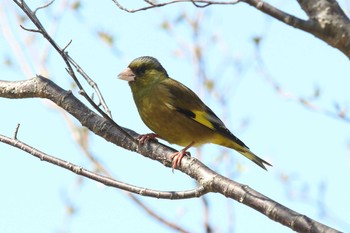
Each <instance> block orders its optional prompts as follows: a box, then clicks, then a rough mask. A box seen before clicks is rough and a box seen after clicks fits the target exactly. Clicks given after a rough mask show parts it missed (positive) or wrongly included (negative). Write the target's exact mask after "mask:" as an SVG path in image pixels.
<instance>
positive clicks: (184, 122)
mask: <svg viewBox="0 0 350 233" xmlns="http://www.w3.org/2000/svg"><path fill="white" fill-rule="evenodd" d="M119 78H121V79H123V80H126V81H128V82H129V85H130V87H131V90H132V94H133V97H134V101H135V103H136V106H137V109H138V111H139V114H140V116H141V118H142V120H143V122H144V123H145V124H146V125H147V126H148V127H149V128H150V129H151V130H152V131H153V132H155V133H156V134H157V137H159V138H162V139H164V140H166V141H168V142H169V143H174V144H177V145H180V146H188V145H190V144H191V143H193V145H194V146H200V145H202V144H205V143H214V144H218V145H222V146H225V147H228V148H232V149H235V150H236V151H238V152H239V153H241V154H242V155H244V156H245V157H247V158H248V159H250V160H252V161H253V162H255V163H256V164H257V165H259V166H260V167H262V168H263V169H265V170H266V167H265V164H266V165H270V166H271V164H269V163H268V162H266V161H264V160H263V159H261V158H259V157H258V156H256V155H255V154H253V153H252V152H251V151H250V150H249V148H248V147H247V146H246V145H245V144H244V143H243V142H242V141H241V140H239V139H238V138H237V137H236V136H234V135H233V134H232V133H231V132H230V131H229V130H228V129H227V128H226V127H225V125H224V123H223V122H222V121H221V120H220V119H219V118H218V117H217V116H216V115H215V113H214V112H213V111H212V110H211V109H210V108H209V107H207V106H206V105H205V104H204V103H203V102H202V101H201V100H200V99H199V97H198V96H197V95H196V94H195V93H194V92H193V91H191V90H190V89H189V88H187V87H186V86H184V85H183V84H181V83H179V82H177V81H176V80H174V79H172V78H170V77H169V76H168V74H167V72H166V70H165V69H164V68H163V67H162V65H161V64H160V63H159V62H158V60H157V59H155V58H153V57H148V56H145V57H139V58H136V59H135V60H133V61H132V62H131V63H130V64H129V66H128V68H127V69H126V70H124V71H123V72H122V73H120V74H119Z"/></svg>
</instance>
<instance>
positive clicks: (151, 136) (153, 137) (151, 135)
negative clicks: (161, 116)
mask: <svg viewBox="0 0 350 233" xmlns="http://www.w3.org/2000/svg"><path fill="white" fill-rule="evenodd" d="M157 137H158V135H157V134H155V133H148V134H141V135H139V136H138V137H137V139H138V140H139V144H144V143H146V142H148V141H149V140H155V141H156V142H157V141H158V140H157Z"/></svg>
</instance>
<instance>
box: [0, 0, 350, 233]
mask: <svg viewBox="0 0 350 233" xmlns="http://www.w3.org/2000/svg"><path fill="white" fill-rule="evenodd" d="M40 2H41V1H31V4H30V5H31V6H33V7H34V6H36V4H37V3H38V4H39V5H40V4H41V3H42V2H41V3H40ZM126 2H127V1H126ZM271 2H272V3H275V4H276V5H277V6H279V7H281V8H282V9H284V10H287V11H288V12H289V13H293V14H297V15H299V16H303V15H304V14H303V13H302V12H301V11H300V10H299V8H298V6H297V5H296V3H288V4H285V3H283V1H271ZM345 2H346V1H345ZM0 4H1V5H2V7H4V6H5V7H6V8H7V9H9V10H8V11H7V13H6V17H7V20H8V21H9V22H10V26H11V28H12V30H13V31H14V32H15V38H17V39H18V40H20V38H21V35H26V36H27V35H28V34H29V33H28V32H23V31H21V30H18V25H16V23H15V21H14V13H15V12H17V11H18V9H17V7H16V6H14V4H13V3H12V2H11V1H9V0H5V1H4V2H3V3H0ZM60 4H61V3H60V1H56V2H55V3H54V4H53V5H52V7H51V8H50V10H48V12H49V13H45V11H41V12H40V13H39V16H40V17H42V19H43V23H44V25H45V26H46V27H48V28H50V29H52V27H51V25H52V24H51V23H52V21H53V19H52V15H51V13H52V12H57V11H58V10H57V9H59V8H60ZM181 12H186V14H188V15H189V16H190V17H194V16H195V15H196V14H197V13H198V12H202V13H203V14H204V16H205V17H204V18H205V19H204V20H203V25H204V26H203V28H204V29H203V32H204V34H203V35H202V36H201V38H200V41H202V42H203V41H209V39H208V38H209V37H210V36H212V35H213V34H215V35H217V36H218V37H219V38H221V40H222V41H223V42H222V43H221V44H220V46H217V45H212V44H208V49H206V50H205V51H204V55H205V59H206V65H207V67H208V72H209V73H208V74H209V78H210V79H212V80H213V81H214V82H215V85H216V86H215V87H216V89H215V90H216V91H218V92H224V93H225V94H226V95H225V97H226V103H227V104H226V105H225V106H223V105H222V104H220V102H219V101H218V99H217V98H216V96H215V95H212V94H210V93H208V91H207V90H206V89H203V88H202V87H201V85H200V83H199V81H198V79H197V77H196V76H195V72H194V71H193V64H192V63H191V60H190V59H188V57H186V56H174V53H175V51H177V52H179V51H180V52H181V53H184V54H185V53H187V51H185V49H183V47H181V46H179V41H180V42H181V43H182V42H183V43H185V42H188V41H190V40H191V34H190V31H189V30H188V28H186V26H184V25H183V24H180V23H179V24H176V25H175V28H174V33H176V35H175V36H170V35H169V34H167V33H165V32H164V31H162V30H160V24H161V23H162V22H163V20H165V19H167V20H169V21H172V20H174V19H175V18H176V17H177V16H178V15H179V13H181ZM57 20H58V21H60V20H61V21H60V23H59V25H58V30H57V31H56V32H55V38H57V42H58V43H59V44H60V45H61V46H64V45H65V44H66V43H67V42H68V41H69V40H70V39H72V40H73V43H72V44H71V45H70V47H69V53H70V55H71V56H72V57H73V58H74V59H75V60H76V61H77V62H78V63H79V64H80V65H81V66H82V67H83V69H84V70H85V71H86V72H87V73H88V74H89V75H90V77H91V78H93V79H94V80H95V82H97V84H98V86H99V88H100V90H101V91H102V92H103V95H104V97H105V99H106V101H107V104H108V105H109V107H110V109H111V110H112V113H113V116H114V119H115V120H116V121H117V122H118V123H119V124H120V125H122V126H124V127H128V128H131V129H133V130H135V131H136V132H139V133H147V132H149V130H148V129H147V127H146V126H145V125H144V124H143V123H142V121H141V119H140V118H139V116H138V113H137V110H136V108H135V106H134V103H133V100H132V96H131V92H130V89H129V87H128V85H127V83H126V82H123V81H120V80H118V79H117V74H118V73H119V72H120V71H121V70H123V69H124V68H125V67H126V66H127V65H128V64H129V62H130V61H131V60H132V59H134V58H136V57H138V56H142V55H150V56H154V57H156V58H157V59H158V60H159V61H160V62H161V63H162V64H163V66H164V67H165V68H166V69H167V71H168V73H169V75H170V76H171V77H173V78H175V79H177V80H178V81H180V82H182V83H184V84H185V85H187V86H188V87H190V88H191V89H193V90H194V91H196V92H197V93H199V94H200V95H201V97H202V98H203V100H204V101H205V102H206V103H207V104H208V105H209V106H210V107H211V108H212V109H213V110H214V111H215V112H216V113H217V114H218V115H219V116H220V117H222V119H223V120H224V121H225V123H226V125H227V127H228V128H229V129H231V130H232V131H233V132H234V133H235V134H236V136H238V137H239V138H240V139H242V140H243V141H244V142H245V143H246V144H247V145H248V146H249V147H250V148H251V149H252V150H253V151H254V152H255V153H256V154H258V155H259V156H261V157H263V158H265V159H267V160H268V161H270V162H271V163H272V164H273V167H272V168H270V169H269V171H268V172H265V171H263V170H262V169H260V168H259V167H257V166H256V165H255V164H253V163H251V162H250V161H249V160H247V159H245V158H244V157H242V156H241V155H239V154H238V153H236V152H233V151H229V155H228V156H226V157H224V158H223V159H219V158H220V154H221V153H222V148H221V147H219V146H216V145H206V146H204V147H203V149H202V150H201V153H202V161H203V162H204V163H205V164H207V165H208V166H209V167H211V168H213V169H214V170H216V171H217V172H219V173H221V174H225V175H227V176H230V177H231V178H234V179H235V180H236V181H237V182H240V183H243V184H247V185H249V186H250V187H252V188H254V189H255V190H257V191H259V192H261V193H263V194H264V195H266V196H268V197H270V198H272V199H274V200H275V201H277V202H279V203H281V204H283V205H285V206H287V207H288V208H291V209H293V210H295V211H298V212H300V213H302V214H305V215H307V216H309V217H311V218H313V219H316V220H318V221H320V222H322V223H325V224H328V225H329V226H332V227H335V228H337V229H338V230H341V231H344V232H347V231H350V223H349V220H348V219H350V212H349V209H350V204H349V202H348V200H347V199H348V193H349V191H350V188H349V186H348V185H347V182H348V180H349V178H350V150H349V144H350V135H349V132H350V131H349V126H350V124H349V123H346V122H343V121H341V120H337V119H333V118H330V117H328V116H325V115H322V114H320V113H315V112H312V111H310V110H308V109H306V108H304V107H302V106H301V105H300V104H299V103H298V102H296V101H293V100H290V99H288V98H284V97H282V96H280V95H278V94H277V93H276V92H275V91H274V90H273V88H272V87H271V85H270V84H269V83H268V82H267V81H266V79H265V78H264V76H263V75H262V73H261V71H259V68H258V64H257V61H256V57H255V56H256V54H255V47H254V44H253V43H252V38H253V37H254V36H262V37H263V40H262V43H261V48H260V49H261V50H260V52H261V56H262V58H263V61H264V64H265V67H264V68H265V72H266V71H268V72H269V75H270V76H269V77H272V78H273V79H274V80H276V81H277V82H278V83H279V84H280V85H281V87H282V88H284V90H286V91H287V92H289V93H291V94H292V95H294V96H297V97H308V96H309V95H310V94H311V93H312V91H313V90H314V88H315V87H319V88H320V90H321V97H320V98H319V99H318V100H317V101H315V104H316V105H317V106H320V107H321V108H325V109H330V110H333V108H334V103H335V102H337V103H339V104H341V105H342V106H344V107H348V108H349V105H350V101H349V99H350V92H349V85H350V81H349V71H350V65H349V64H350V63H349V60H348V58H346V57H345V56H344V55H343V54H341V53H340V52H339V51H337V50H335V49H333V48H332V47H330V46H328V45H327V44H325V43H324V42H322V41H320V40H318V39H316V38H315V37H314V36H312V35H308V34H306V33H304V32H302V31H300V30H297V29H294V28H291V27H288V26H286V25H284V24H282V23H280V22H277V21H275V20H273V19H271V18H269V17H268V16H266V15H264V14H262V13H261V12H258V11H257V10H256V9H254V8H251V7H248V6H246V5H244V4H238V5H234V6H212V7H209V8H206V9H196V8H194V7H193V6H192V5H191V4H179V5H173V6H170V7H166V8H161V9H154V10H149V11H145V12H139V13H135V14H128V13H125V12H122V11H120V10H119V9H118V8H117V7H116V6H114V5H113V4H112V2H111V1H104V2H99V4H96V2H91V1H90V2H88V1H85V2H83V6H82V9H81V10H80V11H79V13H78V14H77V15H76V14H73V13H72V12H71V11H69V10H66V11H65V12H64V13H63V14H59V15H58V16H57ZM0 23H1V22H0ZM3 24H4V22H3ZM2 26H3V25H2ZM96 30H102V31H106V32H109V33H111V34H112V35H113V36H114V37H115V47H114V49H111V48H110V47H108V46H107V45H105V44H103V43H101V41H100V40H99V39H98V37H97V36H96V34H95V33H94V32H95V31H96ZM46 44H47V43H46V41H44V39H43V38H42V37H40V36H38V35H37V36H36V42H35V43H34V45H31V46H22V48H21V50H22V51H23V52H24V53H25V55H26V59H27V61H28V62H29V61H30V63H31V64H34V65H31V68H32V71H33V74H35V73H41V72H42V71H41V70H40V67H38V66H37V65H35V64H37V62H36V60H35V58H34V57H35V55H33V54H35V53H34V51H40V49H41V48H43V47H44V46H46ZM223 48H224V49H223ZM0 51H1V55H2V56H3V55H5V56H7V57H9V58H11V59H13V62H14V64H13V65H14V68H12V69H11V68H8V67H7V66H5V65H4V64H3V63H1V65H0V69H1V76H2V78H1V79H4V80H22V79H26V78H29V77H28V76H26V75H24V74H23V73H21V72H20V69H19V68H18V66H19V65H18V60H16V59H15V58H14V57H13V51H12V50H11V48H10V47H9V43H8V41H6V40H5V39H4V37H3V36H1V37H0ZM225 56H226V57H230V59H231V60H232V63H229V64H228V66H230V67H229V68H227V70H226V71H225V72H220V71H221V70H220V69H216V67H217V64H218V63H219V62H220V61H221V60H222V59H223V58H224V57H225ZM231 60H230V61H231ZM233 61H236V62H241V63H242V69H243V71H242V72H239V71H238V70H237V67H236V66H234V65H233ZM47 69H48V70H49V73H50V77H51V78H52V79H53V80H54V81H55V82H56V83H57V84H59V85H61V87H63V88H65V89H69V88H70V82H71V79H70V78H69V77H68V75H67V74H66V72H65V70H64V64H63V63H62V61H61V60H60V59H59V57H58V55H57V54H56V53H55V52H53V51H52V52H51V53H50V55H49V64H48V66H47ZM33 74H32V75H33ZM222 90H224V91H222ZM0 105H1V107H2V109H3V110H2V114H1V120H2V124H0V134H4V135H7V136H12V135H13V131H14V129H15V127H16V124H17V123H21V128H20V132H19V139H21V140H23V141H24V142H26V143H28V144H30V145H32V146H34V147H37V148H38V149H40V150H42V151H44V152H46V153H48V154H52V155H54V156H57V157H60V158H62V159H65V160H68V161H71V162H73V163H76V164H79V165H81V166H83V167H86V168H87V169H91V164H90V163H89V162H88V161H87V159H86V158H85V157H84V155H83V154H82V153H81V151H80V150H79V148H78V147H77V146H76V145H75V144H74V141H73V139H72V135H71V133H70V131H69V129H68V127H67V125H66V122H65V120H64V118H63V117H62V115H61V114H59V112H58V111H57V110H56V109H55V108H54V107H53V106H52V105H51V104H49V103H48V102H47V101H45V100H39V99H25V100H9V99H0ZM244 121H247V122H248V125H247V127H243V128H242V127H241V125H242V122H244ZM74 122H75V123H76V124H78V122H77V121H74ZM91 137H92V140H91V145H90V148H91V150H92V152H93V153H94V155H95V156H97V157H98V158H99V159H100V160H101V161H102V162H103V163H104V164H106V166H107V167H108V168H109V169H110V171H112V173H113V174H115V175H116V177H118V178H119V179H120V180H121V181H124V182H128V183H131V184H134V185H140V186H144V187H148V188H153V189H159V190H184V189H189V188H193V187H195V183H194V181H193V180H191V179H190V178H188V177H187V176H185V175H183V174H182V173H181V172H179V171H175V173H174V174H173V173H171V170H170V169H169V168H165V167H163V166H162V165H161V164H159V163H157V162H154V161H151V160H149V159H146V158H144V157H142V156H139V155H138V154H135V153H132V152H128V151H126V150H124V149H121V148H117V147H115V146H114V145H112V144H110V143H108V142H106V141H104V140H102V139H101V138H99V137H97V136H95V135H91ZM174 147H175V148H179V147H176V146H175V145H174ZM191 152H192V154H193V155H195V154H196V149H191ZM0 164H1V165H2V168H1V171H0V176H1V177H2V178H1V184H2V192H1V198H0V205H1V208H0V231H1V232H61V231H62V232H83V231H84V232H125V231H128V232H145V231H146V232H173V231H172V230H171V229H169V228H168V227H165V226H163V225H162V224H160V223H159V222H157V221H154V220H153V219H152V218H151V217H148V216H147V214H145V213H144V212H143V211H142V210H141V209H140V208H139V207H137V206H136V205H135V204H134V203H133V202H132V201H130V199H128V198H127V197H126V196H125V195H124V194H122V193H121V192H119V191H118V190H114V189H112V188H107V187H104V186H103V185H99V184H96V183H95V182H92V181H90V180H87V179H82V180H80V179H77V177H76V175H74V174H72V173H69V172H67V171H65V170H63V169H61V168H58V167H55V166H53V165H50V164H47V163H43V162H41V161H39V160H38V159H35V158H33V157H31V156H30V155H28V154H26V153H24V152H21V151H19V150H17V149H14V148H12V147H10V146H7V145H4V144H0ZM237 164H239V165H240V166H242V167H243V168H242V169H243V171H242V172H240V173H237ZM281 176H287V177H288V178H289V179H288V182H283V181H282V180H281ZM79 182H82V184H81V185H78V183H79ZM141 199H142V200H143V201H144V202H145V203H147V204H148V205H150V206H152V208H153V209H154V210H155V211H157V212H158V213H159V214H160V215H163V216H165V217H167V218H168V219H169V220H171V221H176V222H178V224H179V225H180V226H182V227H184V228H185V229H188V230H190V231H191V232H204V228H203V227H204V226H203V211H202V210H203V205H202V201H201V200H200V199H193V200H178V201H169V200H156V199H151V198H146V197H142V198H141ZM208 199H209V203H210V223H211V226H212V227H213V228H214V230H215V232H237V233H239V232H291V230H290V229H288V228H286V227H284V226H282V225H280V224H278V223H275V222H273V221H271V220H269V219H268V218H267V217H265V216H264V215H262V214H260V213H257V212H256V211H254V210H252V209H250V208H249V207H246V206H244V205H242V204H240V203H237V202H235V201H232V200H228V199H226V198H225V197H223V196H221V195H218V194H209V195H208ZM67 201H68V202H71V203H73V204H74V206H75V207H76V208H77V212H76V214H75V215H73V217H72V218H70V217H68V216H67V215H66V214H65V203H66V202H67ZM323 209H324V211H325V212H322V211H320V210H323ZM228 225H229V226H231V228H228Z"/></svg>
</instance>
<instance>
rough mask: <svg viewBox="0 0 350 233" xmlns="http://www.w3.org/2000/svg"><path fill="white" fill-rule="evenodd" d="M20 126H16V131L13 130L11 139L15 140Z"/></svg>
mask: <svg viewBox="0 0 350 233" xmlns="http://www.w3.org/2000/svg"><path fill="white" fill-rule="evenodd" d="M20 126H21V124H20V123H18V124H17V126H16V129H15V132H14V134H13V139H15V140H17V134H18V130H19V127H20Z"/></svg>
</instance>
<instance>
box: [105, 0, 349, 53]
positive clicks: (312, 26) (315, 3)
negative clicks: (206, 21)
mask: <svg viewBox="0 0 350 233" xmlns="http://www.w3.org/2000/svg"><path fill="white" fill-rule="evenodd" d="M112 1H113V2H114V3H115V4H116V5H117V6H118V7H119V9H121V10H123V11H126V12H129V13H135V12H138V11H144V10H149V9H152V8H157V7H163V6H167V5H170V4H175V3H182V2H191V3H192V4H193V5H194V6H195V7H199V8H203V7H207V6H210V5H234V4H236V3H239V2H245V3H247V4H249V5H250V6H252V7H254V8H256V9H258V10H259V11H262V12H264V13H266V14H267V15H269V16H271V17H273V18H275V19H277V20H279V21H281V22H283V23H285V24H287V25H289V26H292V27H295V28H298V29H300V30H303V31H305V32H308V33H310V34H312V35H314V36H316V37H318V38H319V39H321V40H323V41H325V42H326V43H328V44H329V45H330V46H332V47H334V48H337V49H338V50H340V51H341V52H342V53H344V54H345V55H346V56H347V57H348V58H350V39H349V38H350V20H349V18H348V17H347V16H346V14H345V13H344V11H343V10H342V9H341V8H340V6H339V4H338V3H337V1H335V0H298V3H299V5H300V6H301V8H302V9H303V10H304V11H305V13H306V14H307V15H308V19H307V20H303V19H299V18H298V17H295V16H293V15H290V14H288V13H286V12H284V11H282V10H280V9H278V8H276V7H274V6H272V5H270V4H269V3H267V2H265V1H262V0H236V1H227V2H222V1H212V0H196V1H195V0H174V1H167V2H162V3H153V2H151V1H145V2H146V3H147V4H149V5H148V6H146V7H140V8H137V9H128V8H126V7H124V6H123V5H122V4H120V3H119V2H118V1H117V0H112ZM198 3H200V4H204V5H199V4H198Z"/></svg>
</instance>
